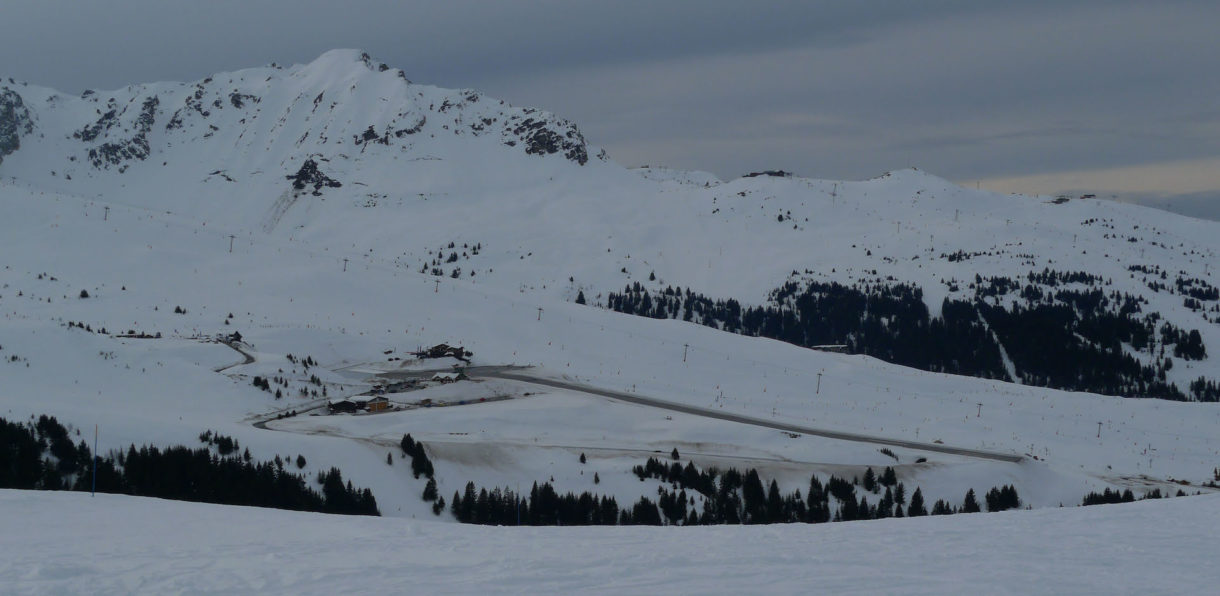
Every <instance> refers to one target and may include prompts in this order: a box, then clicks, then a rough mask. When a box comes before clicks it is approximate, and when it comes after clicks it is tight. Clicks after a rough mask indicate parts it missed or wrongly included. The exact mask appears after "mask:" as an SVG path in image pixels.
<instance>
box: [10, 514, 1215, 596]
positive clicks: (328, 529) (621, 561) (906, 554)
mask: <svg viewBox="0 0 1220 596" xmlns="http://www.w3.org/2000/svg"><path fill="white" fill-rule="evenodd" d="M0 525H2V526H3V527H4V528H5V531H4V532H3V533H0V550H2V551H3V552H4V553H5V556H4V557H3V558H0V581H2V582H3V584H4V585H5V589H6V591H7V592H8V593H10V594H50V593H56V594H97V595H101V594H169V593H189V594H220V593H252V592H257V593H260V594H334V593H348V594H351V593H385V592H391V593H415V594H441V593H444V594H487V593H497V594H499V593H513V594H524V593H528V594H573V593H582V594H588V593H594V594H641V593H662V592H664V593H671V592H672V591H677V592H679V593H690V594H743V593H766V594H808V593H815V592H822V593H834V594H878V593H886V594H1023V595H1024V594H1105V595H1107V596H1110V595H1115V594H1205V593H1211V592H1213V591H1214V589H1215V585H1216V582H1218V581H1220V572H1218V571H1217V570H1216V567H1215V566H1214V565H1212V564H1211V563H1212V562H1211V560H1210V558H1209V555H1208V553H1210V552H1211V547H1212V545H1213V542H1214V540H1213V536H1212V532H1211V530H1212V529H1213V528H1216V527H1218V526H1220V496H1203V497H1190V498H1177V499H1166V500H1159V501H1146V502H1141V503H1134V504H1127V505H1106V506H1097V507H1088V508H1066V509H1046V510H1039V511H1014V512H1005V513H997V514H977V515H956V516H949V517H946V518H915V519H911V518H908V519H888V520H882V521H874V522H847V523H838V524H822V525H817V526H807V525H778V526H749V527H741V526H735V527H728V526H719V527H697V528H688V529H677V528H651V527H615V528H587V527H586V528H574V527H568V528H496V527H483V526H464V525H463V526H452V525H441V524H427V523H420V522H416V521H412V520H396V519H371V518H353V517H343V516H328V515H321V514H307V513H294V512H286V511H276V510H269V509H255V508H244V507H223V506H217V505H202V504H193V503H181V502H175V501H163V500H158V499H145V498H135V497H123V496H114V495H98V496H97V497H94V498H90V497H89V495H88V494H83V493H43V492H32V491H11V490H4V491H0Z"/></svg>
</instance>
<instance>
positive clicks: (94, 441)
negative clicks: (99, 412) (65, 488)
mask: <svg viewBox="0 0 1220 596" xmlns="http://www.w3.org/2000/svg"><path fill="white" fill-rule="evenodd" d="M95 495H97V424H94V425H93V488H92V489H90V491H89V496H90V497H92V496H95Z"/></svg>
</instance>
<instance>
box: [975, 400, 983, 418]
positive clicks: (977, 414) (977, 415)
mask: <svg viewBox="0 0 1220 596" xmlns="http://www.w3.org/2000/svg"><path fill="white" fill-rule="evenodd" d="M982 416H983V402H979V411H978V413H976V414H975V415H974V417H975V418H982Z"/></svg>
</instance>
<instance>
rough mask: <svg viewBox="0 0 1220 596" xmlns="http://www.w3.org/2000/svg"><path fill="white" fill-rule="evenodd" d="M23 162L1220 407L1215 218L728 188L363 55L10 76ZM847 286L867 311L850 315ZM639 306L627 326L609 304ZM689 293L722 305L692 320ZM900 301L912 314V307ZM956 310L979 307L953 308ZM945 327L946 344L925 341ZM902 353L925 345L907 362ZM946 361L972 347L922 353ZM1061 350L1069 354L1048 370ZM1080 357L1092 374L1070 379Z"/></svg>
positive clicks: (964, 198) (487, 267)
mask: <svg viewBox="0 0 1220 596" xmlns="http://www.w3.org/2000/svg"><path fill="white" fill-rule="evenodd" d="M0 155H3V159H4V161H3V162H2V163H0V176H4V177H6V178H7V179H9V180H10V181H11V183H14V184H22V185H26V186H27V187H30V188H38V189H40V190H45V191H55V192H61V193H67V194H72V195H77V196H83V197H91V198H104V199H105V200H107V201H112V202H115V203H121V204H126V205H130V206H136V207H142V208H146V209H155V210H159V211H168V212H172V213H174V214H178V215H182V216H185V217H190V218H193V219H198V220H200V221H206V222H208V223H209V224H210V225H219V226H225V227H226V228H228V229H231V230H233V231H234V232H235V233H236V235H237V236H239V237H245V238H258V237H264V236H270V237H276V238H287V239H291V240H293V241H298V240H299V241H303V242H308V243H309V244H310V245H311V246H315V247H318V248H320V249H324V250H344V251H347V252H349V253H351V254H355V255H359V256H360V257H361V258H362V259H365V260H369V261H370V262H380V263H386V264H391V265H393V266H395V267H398V268H401V269H403V270H404V271H407V270H409V271H418V272H421V273H425V274H431V275H437V276H445V277H451V278H452V277H461V278H476V279H477V281H478V282H479V283H480V284H483V285H488V284H490V285H495V286H496V287H500V288H516V289H519V290H521V291H527V292H536V293H541V294H544V295H547V296H551V297H560V298H563V299H566V300H575V299H576V298H577V297H578V296H580V295H582V294H583V295H584V297H586V300H587V301H588V302H590V303H592V304H599V305H603V306H607V305H609V306H614V307H615V308H618V309H620V310H627V311H628V312H637V313H640V314H646V315H648V316H654V317H673V318H685V319H687V320H694V321H696V322H703V323H705V324H711V325H716V326H719V327H721V328H729V329H740V330H741V331H742V332H745V333H748V334H760V335H765V336H769V337H776V338H780V339H785V340H786V341H792V342H794V343H797V344H801V345H818V344H848V345H849V347H850V349H851V351H854V352H860V353H867V354H871V355H874V356H877V357H880V358H883V359H886V360H889V361H892V362H896V363H899V364H904V365H911V366H917V367H919V368H924V369H926V370H935V371H945V372H954V373H961V374H972V375H980V376H988V377H996V378H1004V379H1010V380H1015V381H1018V382H1024V383H1031V384H1037V385H1046V386H1051V387H1060V388H1067V389H1080V390H1091V391H1099V392H1103V393H1110V394H1119V395H1136V396H1158V397H1171V398H1175V399H1211V400H1214V399H1217V398H1218V396H1220V389H1216V388H1215V387H1214V385H1211V386H1209V385H1207V383H1209V382H1211V383H1213V384H1214V382H1215V380H1216V379H1217V378H1220V374H1217V370H1216V368H1215V367H1214V366H1213V365H1212V364H1211V362H1210V361H1209V360H1208V359H1207V357H1206V348H1207V347H1208V346H1214V345H1220V327H1217V325H1216V322H1217V321H1220V302H1218V299H1220V296H1218V295H1217V290H1216V286H1215V285H1214V284H1213V283H1212V277H1211V275H1212V272H1211V270H1210V264H1211V262H1212V261H1213V260H1214V259H1215V255H1216V252H1217V246H1216V242H1215V240H1214V238H1215V235H1214V234H1213V228H1214V225H1215V224H1213V223H1209V222H1202V221H1197V220H1192V219H1188V218H1184V217H1180V216H1175V215H1169V214H1166V213H1164V212H1160V211H1155V210H1151V209H1144V208H1140V207H1134V206H1130V205H1121V204H1116V203H1111V202H1105V201H1099V200H1094V199H1079V198H1071V199H1069V198H1066V197H1061V198H1057V199H1052V198H1050V197H1024V196H1008V195H998V194H994V193H989V192H980V191H976V190H970V189H964V188H961V187H958V186H956V185H953V184H951V183H949V182H947V181H944V180H941V179H938V178H935V177H933V176H929V175H927V174H924V173H922V172H918V171H914V170H906V171H899V172H893V173H889V174H886V175H883V176H881V177H879V178H876V179H873V180H868V181H863V182H834V181H821V180H810V179H804V178H797V177H792V176H790V175H786V174H783V173H778V172H768V173H764V174H762V175H755V176H748V177H743V178H739V179H736V180H733V181H729V182H725V183H721V182H720V181H719V180H717V179H715V177H714V176H711V175H709V174H706V173H684V172H677V171H673V170H667V169H665V168H642V169H639V170H635V171H631V170H626V169H624V168H622V167H620V166H618V165H617V164H614V163H613V162H611V161H608V159H607V158H606V156H605V154H604V153H603V152H600V151H598V150H597V149H595V148H593V147H590V146H589V145H588V144H587V143H586V141H585V139H584V137H583V136H582V135H581V133H580V132H579V131H578V130H577V129H576V127H575V126H574V125H572V124H571V123H570V122H567V121H565V120H563V119H561V118H558V117H556V116H554V115H553V114H550V113H547V112H543V111H539V110H535V109H530V108H516V107H512V106H509V105H506V104H505V103H504V102H502V101H499V100H495V99H492V98H489V97H485V96H483V95H481V94H479V93H477V92H475V91H469V90H463V91H452V90H444V89H438V88H435V87H430V86H425V85H417V84H413V83H411V82H410V81H409V80H408V79H407V77H406V76H405V75H404V74H403V73H402V72H401V71H399V70H395V69H391V68H389V67H388V66H386V65H384V64H380V63H377V62H375V61H373V60H372V59H371V58H369V56H368V55H366V54H362V53H360V52H357V51H352V50H340V51H332V52H328V53H326V54H324V55H322V56H321V57H320V58H318V59H317V60H316V61H314V62H312V63H310V64H307V65H299V66H294V67H291V68H280V67H275V66H273V67H268V68H257V69H249V70H243V71H238V72H234V73H222V74H217V75H214V76H212V77H209V78H207V79H204V80H202V81H199V82H196V83H189V84H188V83H157V84H149V85H138V86H131V87H127V88H125V89H122V90H116V91H111V92H95V91H86V92H85V93H84V94H82V96H81V97H69V96H65V95H63V94H60V93H57V92H55V91H51V90H48V89H42V88H37V87H32V86H28V85H24V84H16V83H12V82H10V83H8V84H7V85H5V86H4V87H0ZM777 174H779V175H777ZM1081 273H1087V274H1088V275H1080V274H1081ZM636 283H638V284H640V286H639V287H635V284H636ZM831 283H838V284H845V285H847V286H849V287H851V288H853V291H854V293H853V294H852V295H851V296H848V297H843V296H829V298H828V292H829V290H828V288H827V286H826V284H831ZM900 284H908V285H909V286H910V288H912V289H914V290H915V292H916V294H917V296H916V297H915V301H917V302H922V303H923V305H924V306H925V307H926V308H925V310H924V311H923V312H915V313H913V314H911V313H908V314H907V315H903V316H897V314H895V315H894V316H880V317H877V318H876V320H871V321H864V323H862V324H860V325H855V324H846V325H822V326H821V327H818V326H817V325H814V324H812V323H808V324H805V325H804V326H805V328H800V329H798V328H797V327H800V325H794V324H793V323H792V322H788V323H784V322H783V321H780V320H777V321H773V322H768V321H766V320H764V319H766V318H767V317H765V316H764V315H763V314H762V313H761V312H760V313H755V315H756V316H753V320H754V323H753V324H750V320H751V319H749V318H747V319H746V320H745V321H744V322H743V321H742V320H741V319H740V317H739V316H737V315H735V314H734V313H728V314H725V313H719V314H716V315H713V314H711V313H710V312H705V311H710V310H711V304H712V303H714V302H715V301H718V300H722V301H727V300H730V299H731V300H733V301H735V302H736V303H737V304H739V305H740V306H741V308H742V309H748V308H749V307H751V306H757V307H768V306H770V307H774V308H775V309H776V311H775V314H776V317H775V318H777V319H782V318H783V316H785V315H784V312H787V313H789V314H790V315H792V317H791V318H794V319H805V320H808V319H809V318H810V317H809V315H808V313H801V312H799V309H800V307H799V306H798V302H799V298H800V297H801V296H802V295H804V296H805V297H806V298H817V299H820V300H826V299H830V300H831V301H832V302H834V304H831V305H829V306H828V307H827V308H834V309H835V310H842V309H846V312H843V313H842V314H840V315H838V316H840V317H843V318H856V319H861V320H863V319H867V318H868V316H869V315H868V314H867V312H868V310H869V307H865V306H859V305H856V306H853V305H852V304H851V303H852V301H853V300H855V301H858V302H860V304H863V303H864V302H863V301H864V300H865V299H866V298H867V297H868V296H873V297H877V296H879V295H880V294H878V292H879V291H881V289H883V288H890V289H892V288H893V287H894V286H896V285H900ZM785 286H787V288H786V289H784V290H782V291H781V288H784V287H785ZM629 287H630V288H631V289H630V290H629V292H630V293H634V294H635V295H634V296H632V297H631V301H630V304H628V307H627V308H625V309H624V308H623V303H622V302H621V301H619V302H616V303H612V302H611V300H610V294H611V293H612V292H613V293H623V292H624V289H625V288H629ZM667 289H668V290H670V291H674V290H677V291H678V294H681V295H680V296H678V298H677V300H676V302H679V303H687V304H683V306H682V309H679V308H678V307H677V305H676V304H675V305H673V307H672V308H667V309H665V310H664V311H661V310H658V309H656V308H647V309H645V308H641V305H640V304H639V301H640V300H641V295H642V293H649V294H651V296H650V297H649V302H650V304H651V303H653V302H656V299H657V298H658V296H660V295H661V294H662V293H664V292H665V291H667ZM1063 292H1068V294H1063ZM831 293H833V292H831ZM691 294H693V296H694V297H695V298H700V299H702V298H706V300H707V304H708V307H707V308H700V307H698V306H697V305H696V306H695V312H693V313H691V312H688V311H690V310H691V306H690V304H689V303H690V298H691ZM901 301H902V300H901V299H899V301H898V303H893V304H891V305H890V306H892V307H893V308H895V309H896V311H902V310H903V309H906V308H908V307H909V306H910V304H900V302H901ZM891 302H893V301H891ZM908 302H910V301H909V300H908ZM952 302H957V303H959V304H960V305H965V306H964V308H965V311H964V312H962V310H961V309H960V308H959V309H952V312H950V313H949V314H945V313H943V312H942V310H943V309H944V308H945V306H946V305H949V306H950V307H952V306H954V304H951V303H952ZM824 310H826V309H824ZM872 310H873V311H875V312H880V310H879V309H877V308H873V309H872ZM1035 311H1036V312H1035ZM1014 313H1016V314H1014ZM908 315H909V316H908ZM912 317H914V318H912ZM997 317H999V318H1000V319H1002V320H997ZM1064 317H1066V319H1064ZM730 318H731V319H733V320H728V319H730ZM915 319H918V320H915ZM904 324H908V325H911V326H912V327H910V328H904V327H902V325H904ZM869 325H871V326H872V327H871V328H872V332H871V333H869V331H868V329H866V328H865V327H868V326H869ZM929 325H931V326H937V325H940V327H943V328H945V329H948V334H947V335H943V336H934V335H927V336H926V337H925V336H923V335H920V334H921V333H922V331H920V329H922V328H927V327H928V326H929ZM1166 325H1168V326H1169V327H1168V328H1166ZM785 327H786V328H785ZM940 327H938V329H939V328H940ZM1040 327H1041V328H1045V329H1047V330H1049V329H1051V328H1054V329H1057V330H1059V334H1049V335H1047V336H1046V337H1045V338H1044V340H1045V341H1042V342H1040V341H1039V338H1037V337H1035V336H1033V335H1029V334H1025V333H1023V332H1022V330H1029V329H1038V328H1040ZM887 328H888V329H890V331H884V330H883V329H887ZM1192 331H1197V333H1195V334H1194V335H1192V334H1191V332H1192ZM880 336H885V337H883V338H879V337H880ZM895 337H901V338H904V339H903V340H899V341H906V343H905V344H903V345H892V344H893V342H894V338H895ZM938 338H939V339H938ZM937 342H939V343H946V344H948V343H953V344H958V345H969V346H971V347H969V348H968V349H966V350H959V352H961V353H953V354H946V355H941V356H932V357H931V358H930V359H929V358H924V357H923V356H915V355H912V352H926V350H922V348H921V347H920V346H921V345H923V344H927V343H937ZM1040 343H1041V346H1045V345H1046V344H1047V343H1052V344H1054V345H1057V346H1058V345H1063V346H1065V348H1064V352H1063V353H1062V354H1059V353H1056V354H1053V355H1051V356H1049V357H1046V358H1043V357H1040V354H1043V352H1044V351H1045V350H1044V349H1043V348H1042V347H1041V346H1040ZM978 344H982V346H981V347H975V346H976V345H978ZM1167 360H1168V361H1169V362H1167ZM1062 362H1068V363H1070V364H1071V365H1072V366H1074V367H1076V368H1078V369H1088V370H1090V372H1087V373H1080V374H1077V373H1074V372H1073V371H1070V370H1062V369H1059V368H1056V366H1055V363H1062ZM1092 369H1099V370H1100V369H1104V370H1107V371H1111V372H1105V373H1103V372H1092Z"/></svg>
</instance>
